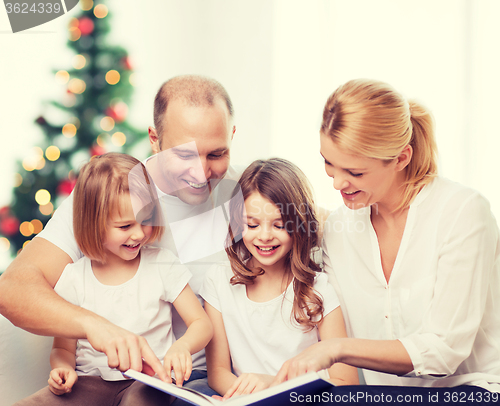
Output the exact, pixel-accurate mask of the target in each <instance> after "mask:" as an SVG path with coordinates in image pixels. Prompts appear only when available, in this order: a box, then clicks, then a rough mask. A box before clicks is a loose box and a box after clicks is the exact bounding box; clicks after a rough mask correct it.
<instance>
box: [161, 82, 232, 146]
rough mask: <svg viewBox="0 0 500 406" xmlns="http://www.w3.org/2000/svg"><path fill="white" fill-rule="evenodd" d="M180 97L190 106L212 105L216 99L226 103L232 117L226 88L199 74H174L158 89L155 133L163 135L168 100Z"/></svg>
mask: <svg viewBox="0 0 500 406" xmlns="http://www.w3.org/2000/svg"><path fill="white" fill-rule="evenodd" d="M177 99H181V100H184V101H185V102H186V103H187V104H188V105H191V106H213V105H214V104H215V102H216V101H217V99H222V100H223V101H224V102H225V103H226V107H227V111H228V112H229V115H230V116H231V117H233V115H234V110H233V103H232V102H231V99H230V98H229V94H228V93H227V91H226V89H224V87H223V86H222V85H221V84H220V83H219V82H217V81H216V80H215V79H211V78H208V77H205V76H200V75H183V76H176V77H174V78H172V79H170V80H168V81H166V82H165V83H164V84H163V85H162V86H161V87H160V90H158V93H156V97H155V103H154V125H155V128H156V133H157V134H158V136H159V137H160V140H159V141H160V145H161V139H162V136H163V131H164V128H163V119H164V117H165V113H166V111H167V106H168V103H169V102H170V101H173V100H177Z"/></svg>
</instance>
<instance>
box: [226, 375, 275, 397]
mask: <svg viewBox="0 0 500 406" xmlns="http://www.w3.org/2000/svg"><path fill="white" fill-rule="evenodd" d="M273 379H274V377H273V376H271V375H265V374H241V375H240V376H239V377H238V378H237V379H236V380H235V381H234V383H233V384H232V385H231V387H230V388H229V389H228V390H227V392H226V393H225V394H224V397H223V398H222V400H227V399H229V398H230V397H232V396H239V395H247V394H249V393H254V392H258V391H260V390H262V389H266V388H268V387H269V386H270V385H271V382H272V381H273Z"/></svg>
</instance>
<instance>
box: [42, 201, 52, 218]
mask: <svg viewBox="0 0 500 406" xmlns="http://www.w3.org/2000/svg"><path fill="white" fill-rule="evenodd" d="M38 210H40V213H42V214H43V215H44V216H50V215H51V214H52V212H53V211H54V205H53V204H52V203H47V204H43V205H40V207H39V208H38Z"/></svg>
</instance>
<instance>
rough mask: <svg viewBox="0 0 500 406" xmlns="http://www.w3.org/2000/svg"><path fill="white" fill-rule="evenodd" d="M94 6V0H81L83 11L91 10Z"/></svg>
mask: <svg viewBox="0 0 500 406" xmlns="http://www.w3.org/2000/svg"><path fill="white" fill-rule="evenodd" d="M92 7H94V2H93V0H80V8H81V9H82V10H83V11H89V10H90V9H91V8H92Z"/></svg>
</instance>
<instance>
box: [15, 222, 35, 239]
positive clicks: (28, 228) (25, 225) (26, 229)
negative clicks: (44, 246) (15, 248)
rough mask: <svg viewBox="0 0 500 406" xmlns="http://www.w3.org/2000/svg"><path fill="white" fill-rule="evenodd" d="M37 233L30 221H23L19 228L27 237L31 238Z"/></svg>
mask: <svg viewBox="0 0 500 406" xmlns="http://www.w3.org/2000/svg"><path fill="white" fill-rule="evenodd" d="M34 231H35V227H33V224H31V223H30V222H29V221H23V222H22V223H21V225H20V226H19V232H20V233H21V234H22V235H24V236H25V237H29V236H30V235H31V234H33V232H34Z"/></svg>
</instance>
